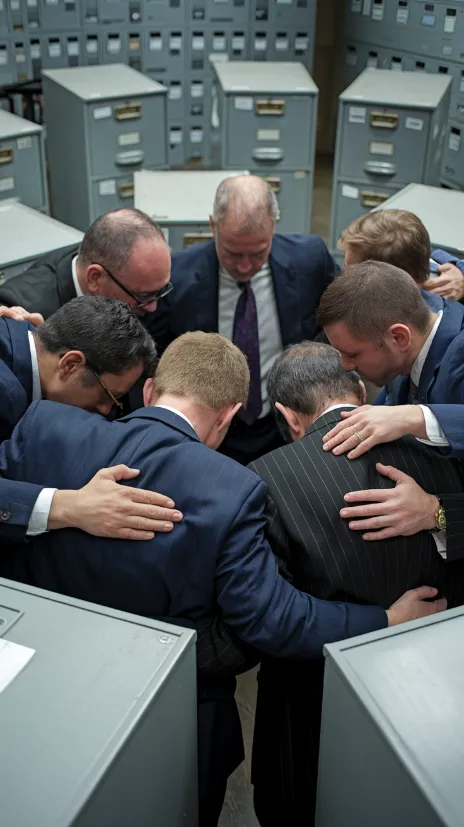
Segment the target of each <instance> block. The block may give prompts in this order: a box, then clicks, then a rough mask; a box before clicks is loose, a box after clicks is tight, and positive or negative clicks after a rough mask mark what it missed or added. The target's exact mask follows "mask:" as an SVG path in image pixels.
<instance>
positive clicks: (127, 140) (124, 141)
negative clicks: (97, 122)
mask: <svg viewBox="0 0 464 827" xmlns="http://www.w3.org/2000/svg"><path fill="white" fill-rule="evenodd" d="M139 143H140V132H123V133H122V134H121V135H118V144H119V146H132V145H133V144H139Z"/></svg>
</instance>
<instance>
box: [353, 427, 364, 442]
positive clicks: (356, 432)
mask: <svg viewBox="0 0 464 827" xmlns="http://www.w3.org/2000/svg"><path fill="white" fill-rule="evenodd" d="M354 432H355V434H356V436H357V437H358V439H359V441H360V442H362V441H363V438H362V436H361V434H360V433H359V431H357V430H356V428H355V429H354Z"/></svg>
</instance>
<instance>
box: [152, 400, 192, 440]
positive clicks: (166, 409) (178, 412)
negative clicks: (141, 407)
mask: <svg viewBox="0 0 464 827" xmlns="http://www.w3.org/2000/svg"><path fill="white" fill-rule="evenodd" d="M155 408H164V410H165V411H171V413H174V414H177V416H181V417H182V419H185V421H186V422H187V423H188V424H189V425H190V427H191V429H192V431H195V428H194V427H193V425H192V423H191V422H190V419H188V417H186V416H185V414H183V413H182V412H181V411H178V410H177V408H171V406H170V405H155ZM195 433H196V431H195Z"/></svg>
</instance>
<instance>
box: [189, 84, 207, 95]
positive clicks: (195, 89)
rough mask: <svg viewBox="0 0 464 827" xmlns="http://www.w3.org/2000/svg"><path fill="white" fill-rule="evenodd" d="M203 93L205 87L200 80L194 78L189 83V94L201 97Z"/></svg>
mask: <svg viewBox="0 0 464 827" xmlns="http://www.w3.org/2000/svg"><path fill="white" fill-rule="evenodd" d="M204 94H205V88H204V85H203V81H202V80H194V81H192V83H191V85H190V95H191V97H192V98H202V97H203V96H204Z"/></svg>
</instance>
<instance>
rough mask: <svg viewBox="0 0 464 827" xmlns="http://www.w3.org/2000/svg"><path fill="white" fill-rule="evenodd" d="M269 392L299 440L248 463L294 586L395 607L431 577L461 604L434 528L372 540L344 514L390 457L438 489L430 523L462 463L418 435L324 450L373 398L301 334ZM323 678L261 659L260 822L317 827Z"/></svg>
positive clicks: (457, 570)
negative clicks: (341, 452)
mask: <svg viewBox="0 0 464 827" xmlns="http://www.w3.org/2000/svg"><path fill="white" fill-rule="evenodd" d="M268 391H269V399H270V401H271V403H272V405H273V407H274V408H275V409H276V416H277V419H278V423H279V426H280V428H281V431H282V434H283V436H284V437H285V438H286V439H287V441H291V440H293V441H292V442H291V444H289V445H286V446H285V447H283V448H279V449H277V450H276V451H273V452H272V453H270V454H267V455H266V456H264V457H262V458H261V459H259V460H257V461H255V462H254V463H252V465H251V466H250V467H251V468H252V469H253V470H254V471H255V472H256V473H258V474H259V476H260V477H261V478H262V479H263V480H264V482H266V484H267V486H268V503H267V519H268V539H269V542H270V544H271V547H272V549H273V551H274V553H275V554H276V556H277V558H278V560H279V562H280V565H281V570H282V572H283V573H284V574H285V576H286V577H287V578H288V579H290V580H291V582H292V583H293V585H295V586H296V587H297V588H299V589H301V590H303V591H306V592H309V593H310V594H312V595H314V596H316V597H319V598H324V599H326V600H346V601H349V602H351V603H353V602H354V603H360V604H380V605H384V606H388V605H390V603H391V601H392V600H393V599H394V598H395V596H397V595H399V594H401V593H402V592H403V591H405V590H406V589H409V588H412V587H414V586H417V585H419V584H420V583H421V582H427V583H430V584H431V585H432V586H436V587H437V588H438V589H439V592H440V593H442V594H444V595H446V597H447V598H448V605H449V606H456V605H460V604H462V603H464V563H460V562H457V563H454V564H450V563H446V562H445V561H444V560H443V559H442V557H441V555H440V553H439V552H438V548H439V545H438V544H436V542H435V537H434V534H433V533H432V532H431V531H430V532H427V531H422V532H420V533H417V534H415V535H414V536H410V537H398V538H394V539H388V540H384V541H381V542H376V543H367V542H365V541H364V540H363V539H362V537H361V535H359V534H357V533H355V532H353V531H350V529H349V527H348V524H347V522H346V521H343V520H342V519H341V517H340V516H339V511H340V507H341V505H343V497H344V495H345V494H346V493H347V492H348V491H353V490H358V489H368V488H378V487H391V486H392V485H393V483H392V482H391V480H390V479H388V478H386V477H385V476H382V475H381V474H379V473H378V470H377V463H382V465H389V466H394V467H395V468H396V469H399V473H401V472H407V473H408V474H409V475H411V476H412V477H413V478H414V479H415V481H416V482H417V483H418V484H419V485H420V486H422V487H423V488H424V489H425V490H426V491H428V492H431V494H430V496H429V498H428V501H427V506H426V508H427V509H428V512H429V513H430V528H431V529H432V528H433V526H434V515H435V512H436V511H437V509H438V507H439V502H438V500H437V498H436V496H434V494H442V493H443V494H447V493H456V492H460V491H464V484H463V480H462V478H461V474H460V469H459V465H458V464H457V463H456V461H455V460H450V459H449V460H448V459H439V458H438V457H437V454H436V453H435V449H431V448H428V447H426V446H424V445H423V444H421V443H419V442H418V441H417V440H414V439H413V438H411V437H406V438H404V439H402V440H399V441H397V442H393V443H389V444H384V445H380V446H378V447H376V448H374V449H373V450H372V451H370V452H369V453H368V454H365V455H364V456H362V457H361V458H360V459H358V460H349V459H348V458H347V457H346V456H339V457H337V456H334V455H333V454H331V453H327V452H325V451H324V450H323V442H322V438H323V436H324V435H325V434H326V433H327V432H328V431H329V430H330V429H331V428H332V427H333V426H334V425H335V424H336V423H337V422H339V421H340V419H341V416H340V414H341V411H342V410H347V409H350V408H351V407H353V406H357V405H362V404H363V403H364V391H363V386H362V384H361V383H360V382H359V381H358V378H357V377H355V375H353V374H349V373H345V371H344V370H343V368H342V366H341V360H340V354H339V353H338V351H336V350H334V349H333V348H332V347H330V346H329V345H324V344H317V343H310V342H304V343H302V344H301V345H293V346H291V347H290V348H288V349H287V350H286V351H284V353H283V354H282V355H281V356H280V357H279V358H278V359H277V361H276V363H275V365H274V367H273V369H272V371H271V373H270V376H269V384H268ZM322 685H323V663H320V662H314V663H311V664H302V663H296V662H285V664H284V663H282V664H280V663H278V662H277V660H275V659H272V658H267V659H265V660H263V661H262V664H261V670H260V676H259V688H258V704H257V712H256V724H255V736H254V746H253V773H252V777H253V783H254V785H255V808H256V813H257V816H258V818H259V820H260V823H261V825H262V827H273V825H276V826H277V825H282V824H291V825H292V827H298V825H300V824H301V825H305V827H308V825H310V824H311V821H312V819H313V818H314V803H315V791H316V779H317V757H318V745H319V725H320V709H321V701H322ZM341 737H342V736H341Z"/></svg>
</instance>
